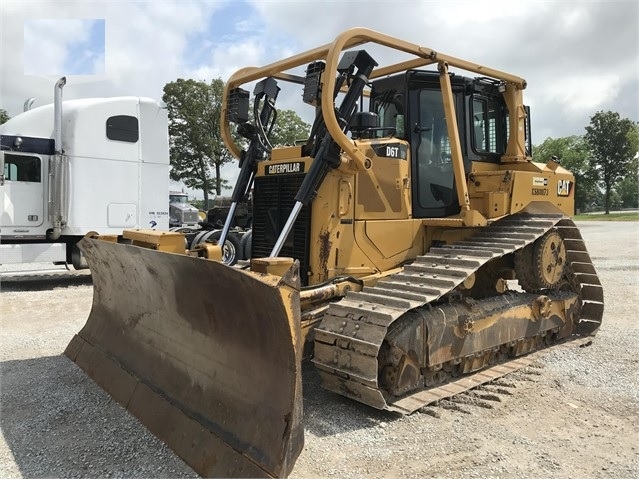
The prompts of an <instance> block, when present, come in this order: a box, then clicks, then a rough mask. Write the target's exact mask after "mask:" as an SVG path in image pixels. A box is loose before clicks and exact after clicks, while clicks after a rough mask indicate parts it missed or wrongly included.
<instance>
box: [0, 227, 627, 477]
mask: <svg viewBox="0 0 639 479" xmlns="http://www.w3.org/2000/svg"><path fill="white" fill-rule="evenodd" d="M579 226H580V228H581V230H582V234H583V236H584V239H585V240H586V243H587V245H588V248H589V250H590V253H591V256H592V258H593V261H594V264H595V266H596V268H597V271H598V273H599V276H600V278H601V280H602V283H603V285H604V289H605V296H606V311H605V314H604V323H603V326H602V328H601V330H600V332H599V334H598V335H597V337H596V338H595V339H594V341H593V343H592V345H590V346H588V347H583V348H579V347H560V348H556V349H553V350H550V351H547V352H544V353H543V354H542V355H540V358H539V359H538V360H537V361H536V362H535V363H534V365H533V366H532V367H529V368H527V369H525V370H523V371H520V372H518V373H514V374H512V375H509V376H507V377H505V378H503V379H501V380H499V381H497V382H496V383H493V384H490V385H487V386H485V387H483V388H482V389H480V390H477V391H474V392H471V393H468V394H465V395H463V396H461V397H459V398H457V399H456V400H455V401H442V402H441V403H440V404H439V405H438V406H435V407H429V408H426V410H424V411H423V412H418V413H415V414H413V415H411V416H407V417H397V416H395V415H392V414H388V413H384V412H381V411H376V410H373V409H371V408H368V407H366V406H363V405H361V404H358V403H356V402H354V401H350V400H348V399H345V398H342V397H338V396H336V395H334V394H332V393H329V392H327V391H324V390H323V389H321V388H320V386H319V378H318V377H317V375H316V373H315V371H314V370H313V369H312V367H308V366H306V367H305V371H304V413H305V429H306V434H305V448H304V451H303V452H302V454H301V456H300V457H299V459H298V461H297V464H296V466H295V469H294V470H293V474H292V476H293V477H297V478H311V477H312V478H316V477H340V478H349V477H353V478H356V477H357V478H360V477H371V478H378V477H442V478H444V477H456V478H472V477H481V478H489V477H503V478H505V477H516V478H538V477H553V478H570V479H573V478H576V477H595V478H597V477H601V478H604V477H606V478H621V479H624V478H628V479H630V478H632V479H634V478H636V477H639V397H638V395H639V393H638V391H639V373H638V371H639V359H638V356H637V352H636V351H637V346H638V345H639V332H638V331H639V330H638V328H637V320H636V318H637V310H638V309H639V299H638V298H639V294H638V293H639V287H638V283H637V282H638V279H639V274H638V271H639V224H637V223H615V222H582V223H579ZM1 287H2V292H1V293H0V303H1V313H2V316H1V323H0V325H1V337H0V361H1V363H0V367H1V370H0V372H1V382H0V424H1V428H2V435H1V436H0V477H2V478H19V477H162V478H166V477H197V476H196V474H195V473H194V472H193V471H192V470H191V469H190V468H189V467H188V466H187V465H185V464H184V463H183V462H182V461H181V460H180V459H179V458H178V457H176V456H175V455H174V454H173V453H172V452H171V451H170V450H169V449H168V448H167V447H166V446H164V445H163V444H162V443H161V442H160V441H159V440H157V439H156V438H155V437H154V436H153V435H151V434H150V433H148V431H147V430H146V429H145V428H144V427H143V426H141V425H140V424H139V423H138V422H137V420H135V419H134V418H133V417H132V416H130V415H129V414H128V413H127V412H126V411H124V410H123V409H122V408H121V407H120V406H119V405H118V404H117V403H115V402H114V401H112V400H111V399H110V398H109V397H108V396H107V395H106V394H105V393H103V391H102V390H101V389H100V388H99V387H97V386H96V385H95V384H94V383H93V382H92V381H91V380H89V379H88V378H87V377H86V376H85V375H84V374H83V373H82V372H81V371H80V369H79V368H78V367H76V366H75V364H73V363H72V362H71V361H70V360H68V359H67V358H66V357H64V356H62V355H61V353H62V351H63V350H64V348H65V347H66V345H67V343H68V342H69V340H70V339H71V338H72V337H73V335H74V333H76V332H77V331H79V329H80V328H81V327H82V326H83V325H84V322H85V320H86V318H87V316H88V313H89V310H90V307H91V298H92V288H91V285H90V279H89V278H88V277H86V276H85V277H76V278H71V279H49V280H45V281H35V282H34V281H28V282H13V281H5V282H3V283H2V285H1Z"/></svg>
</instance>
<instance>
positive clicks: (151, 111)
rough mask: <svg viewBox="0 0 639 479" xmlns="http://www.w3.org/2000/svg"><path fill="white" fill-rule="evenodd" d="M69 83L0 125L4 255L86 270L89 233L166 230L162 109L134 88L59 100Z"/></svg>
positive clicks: (0, 256)
mask: <svg viewBox="0 0 639 479" xmlns="http://www.w3.org/2000/svg"><path fill="white" fill-rule="evenodd" d="M65 83H66V79H65V78H61V79H60V80H58V82H57V83H56V85H55V97H54V98H55V100H54V103H53V104H51V105H45V106H42V107H39V108H34V109H30V110H27V111H25V112H23V113H21V114H19V115H17V116H15V117H14V118H11V119H10V120H9V121H7V122H6V123H5V124H3V125H0V145H1V149H0V212H1V214H2V216H1V217H0V243H1V244H0V264H3V265H4V264H11V263H35V262H54V263H67V264H73V266H74V267H75V268H77V269H80V268H82V267H85V264H84V262H83V261H82V258H81V256H80V254H79V250H78V248H77V247H76V243H77V241H79V240H80V239H81V238H82V237H83V236H84V235H85V234H87V233H89V232H92V231H95V232H97V233H99V234H105V235H119V234H121V233H122V230H123V229H124V228H155V229H160V230H167V231H168V229H169V212H168V201H167V196H168V192H169V140H168V120H167V114H166V110H165V109H164V108H162V107H161V106H160V105H159V104H158V103H157V102H156V101H154V100H152V99H150V98H138V97H115V98H90V99H81V100H70V101H65V102H63V101H62V88H63V86H64V84H65ZM25 105H26V104H25Z"/></svg>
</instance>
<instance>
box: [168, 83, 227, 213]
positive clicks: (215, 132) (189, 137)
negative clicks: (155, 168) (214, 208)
mask: <svg viewBox="0 0 639 479" xmlns="http://www.w3.org/2000/svg"><path fill="white" fill-rule="evenodd" d="M223 90H224V82H223V81H222V79H220V78H218V79H215V80H212V81H211V83H206V82H203V81H196V80H192V79H189V80H184V79H182V78H179V79H178V80H177V81H174V82H170V83H167V84H166V85H165V86H164V95H163V96H162V100H163V101H164V102H165V103H166V107H167V110H168V116H169V142H170V148H171V173H170V176H171V179H173V180H175V181H182V182H183V183H184V184H185V185H186V186H188V187H189V188H193V189H197V190H202V193H203V195H204V204H208V199H209V194H210V193H212V192H213V191H215V192H216V193H217V194H218V195H219V194H221V193H222V189H223V188H228V182H227V181H226V180H224V179H223V178H222V176H221V169H222V165H223V164H225V163H228V162H229V161H231V160H232V156H231V154H230V152H229V151H228V150H227V149H226V147H225V145H224V141H223V140H222V135H221V130H220V112H221V109H222V95H223Z"/></svg>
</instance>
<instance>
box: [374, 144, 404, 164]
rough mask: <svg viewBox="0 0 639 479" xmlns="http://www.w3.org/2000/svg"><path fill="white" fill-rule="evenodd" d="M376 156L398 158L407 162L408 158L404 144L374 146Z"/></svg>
mask: <svg viewBox="0 0 639 479" xmlns="http://www.w3.org/2000/svg"><path fill="white" fill-rule="evenodd" d="M373 150H375V154H376V155H377V156H379V157H380V158H397V159H398V160H405V159H406V157H407V153H406V152H407V148H406V145H405V144H403V143H388V144H383V145H373Z"/></svg>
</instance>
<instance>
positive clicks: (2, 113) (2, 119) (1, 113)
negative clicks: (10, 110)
mask: <svg viewBox="0 0 639 479" xmlns="http://www.w3.org/2000/svg"><path fill="white" fill-rule="evenodd" d="M8 120H9V115H7V111H6V110H2V109H0V125H2V124H3V123H6V122H7V121H8Z"/></svg>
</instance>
